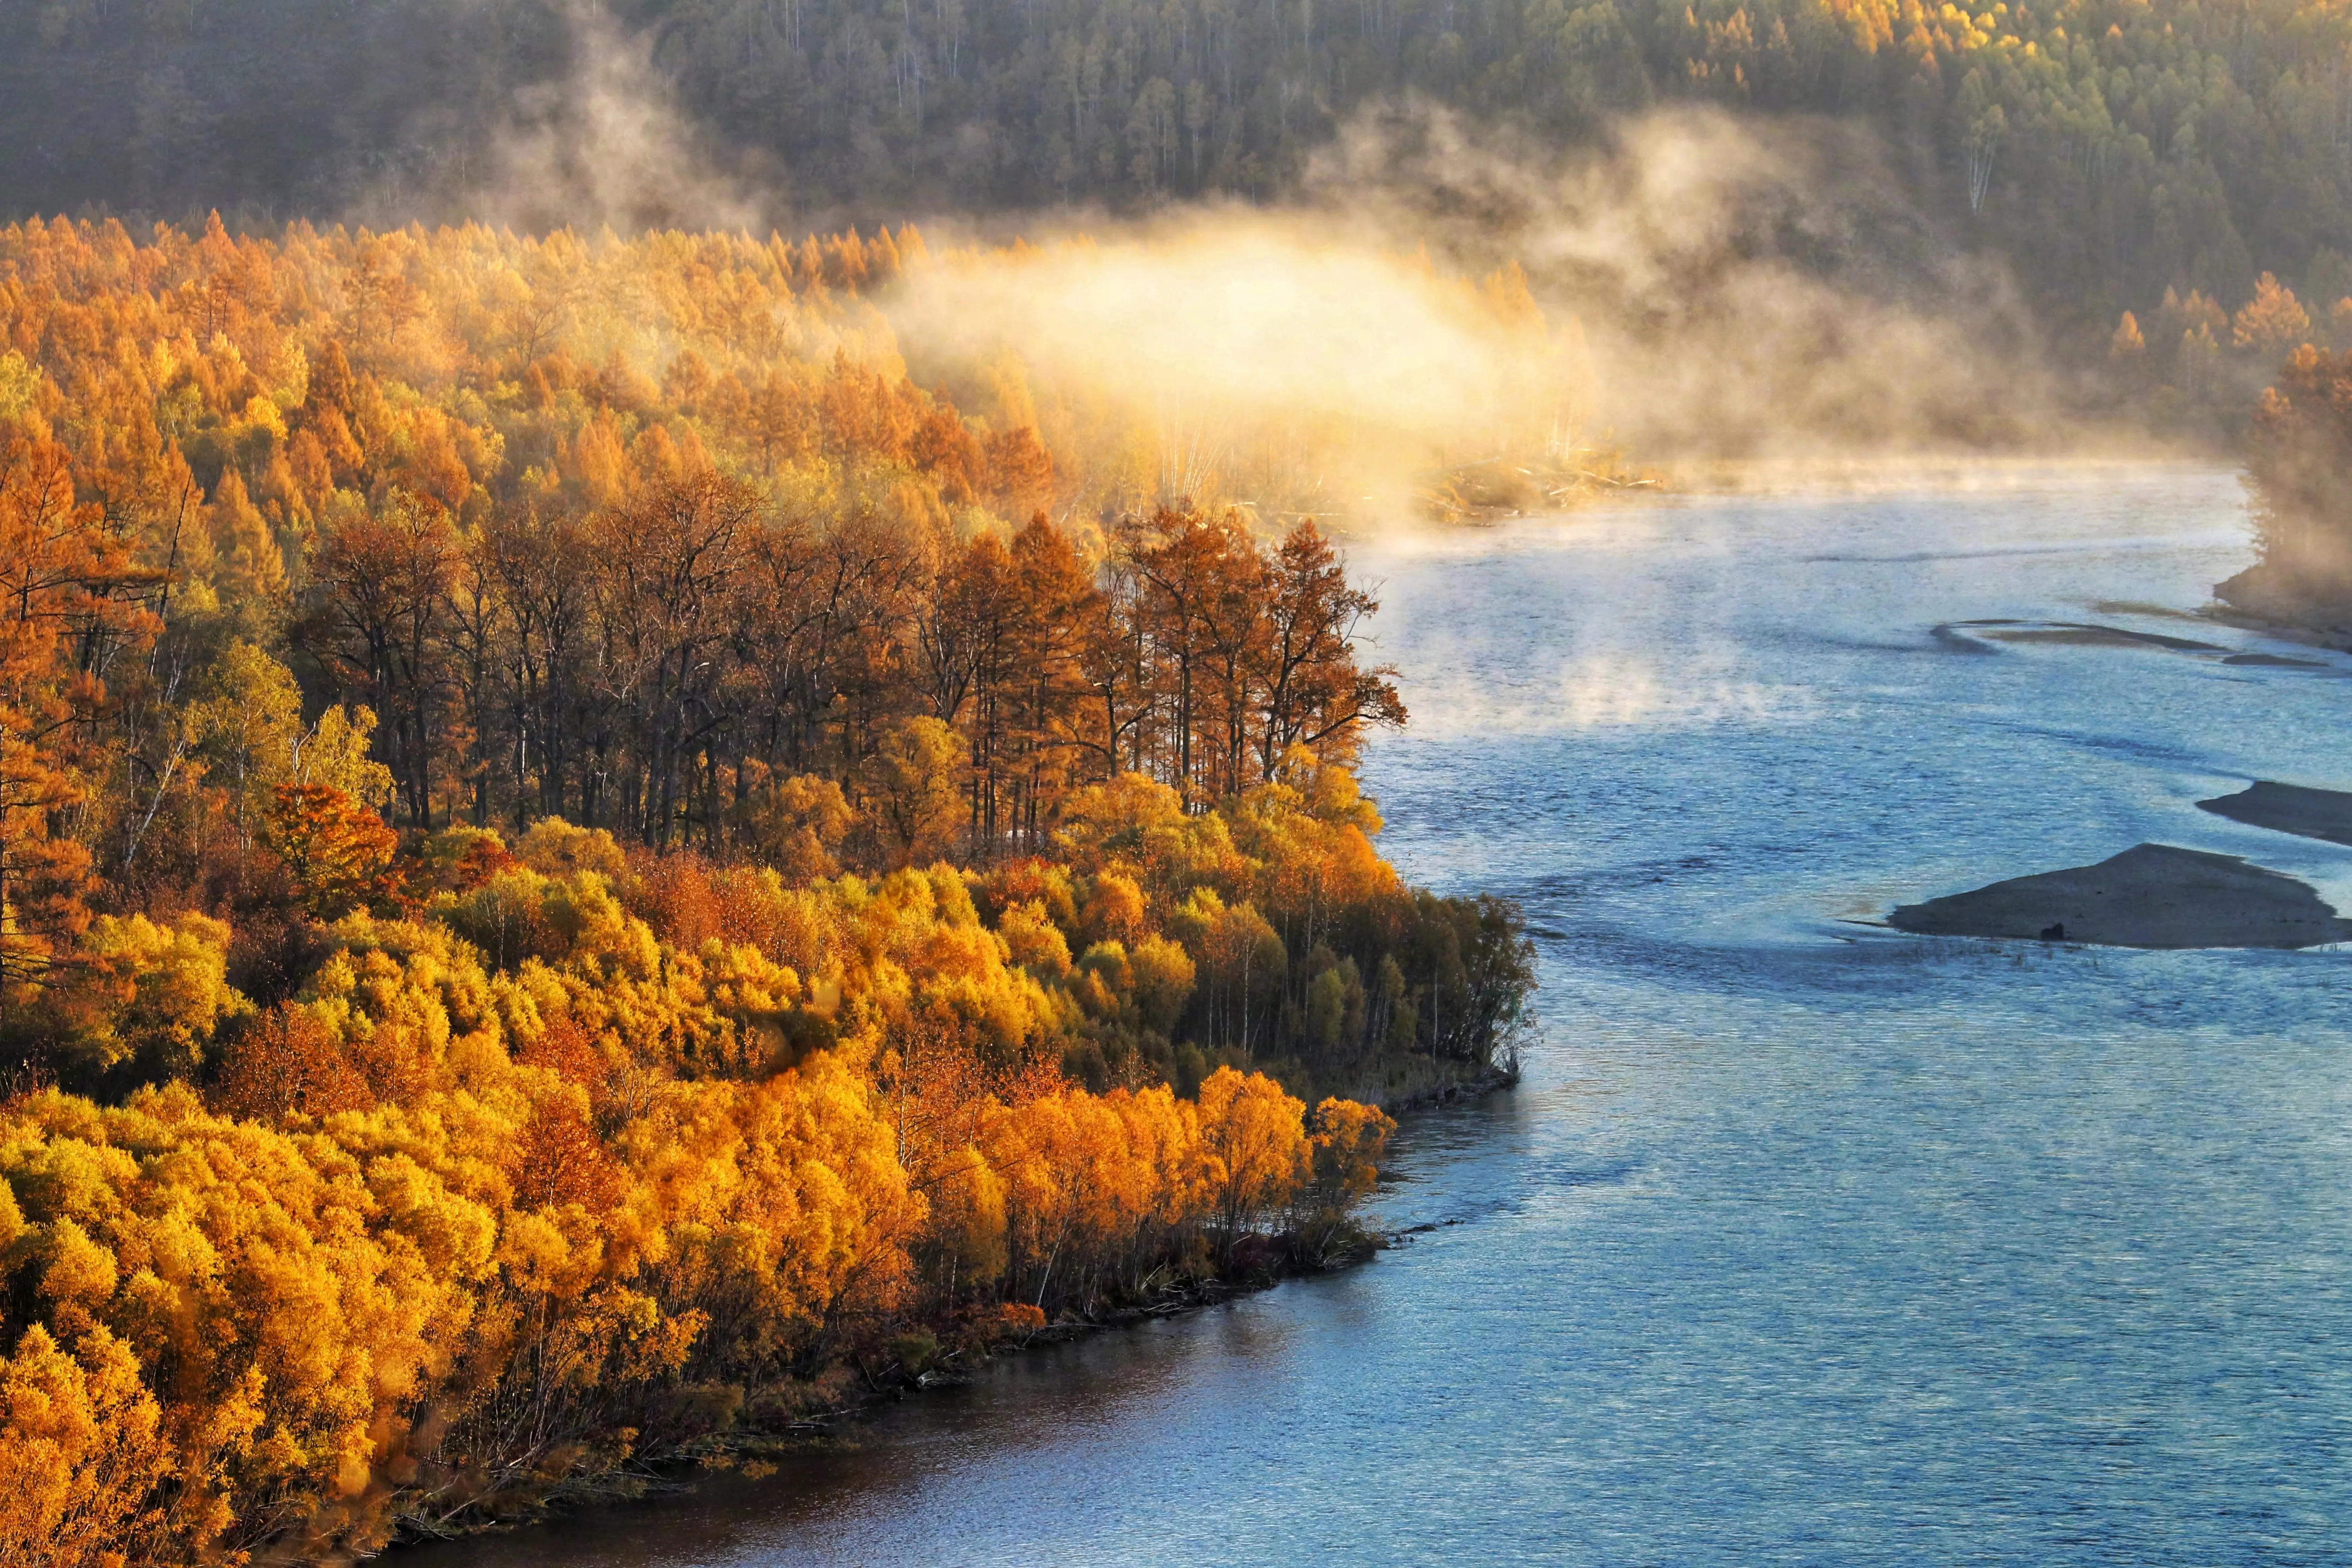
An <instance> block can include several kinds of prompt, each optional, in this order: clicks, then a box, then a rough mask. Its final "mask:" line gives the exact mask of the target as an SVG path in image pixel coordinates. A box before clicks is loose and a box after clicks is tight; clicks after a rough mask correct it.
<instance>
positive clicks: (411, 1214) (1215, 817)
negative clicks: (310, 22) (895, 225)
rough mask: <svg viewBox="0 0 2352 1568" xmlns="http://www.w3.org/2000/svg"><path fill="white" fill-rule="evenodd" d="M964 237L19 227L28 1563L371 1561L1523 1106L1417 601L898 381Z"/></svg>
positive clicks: (3, 240)
mask: <svg viewBox="0 0 2352 1568" xmlns="http://www.w3.org/2000/svg"><path fill="white" fill-rule="evenodd" d="M924 255H925V251H924V242H923V240H922V239H921V237H919V235H918V234H916V233H915V232H914V231H913V230H911V229H902V230H898V231H885V232H883V233H880V234H878V235H870V236H864V237H861V236H859V235H856V234H855V233H851V234H844V235H840V236H835V237H831V238H826V239H818V238H814V237H813V238H811V239H809V240H808V241H806V242H805V243H803V244H797V245H795V244H788V243H785V242H783V241H781V240H779V241H775V242H772V243H767V244H762V243H760V242H755V241H753V240H751V239H748V238H743V237H727V236H718V235H705V236H693V237H688V236H682V235H677V234H654V235H649V236H646V237H642V238H638V239H635V240H628V241H623V240H619V239H616V238H613V237H610V236H607V237H604V239H602V240H597V241H593V242H592V241H588V240H584V239H581V238H575V237H572V236H570V235H568V234H561V233H559V234H557V235H554V236H552V237H548V238H545V239H526V238H518V237H514V236H513V235H511V234H508V233H503V232H492V231H489V230H485V229H480V228H463V229H446V230H442V231H438V232H433V233H428V232H426V231H425V230H422V229H414V228H412V229H407V230H395V231H393V232H389V233H383V234H373V233H368V232H366V231H350V230H344V229H331V230H327V229H314V228H311V227H309V226H299V225H298V226H292V227H289V228H287V229H285V230H283V231H282V232H280V233H279V234H278V235H276V236H275V237H255V236H245V237H232V236H231V235H230V234H229V233H228V232H226V230H225V229H224V228H223V227H222V226H220V225H219V224H218V223H217V222H215V224H213V225H211V226H209V227H207V228H205V229H202V230H198V231H194V232H188V231H182V230H178V229H173V228H170V227H159V228H156V229H155V230H154V231H153V232H152V233H146V234H142V235H139V236H135V237H134V236H133V235H132V234H131V233H130V232H129V231H127V230H126V228H125V227H124V226H121V225H120V224H117V223H114V222H112V221H94V222H79V223H78V222H71V221H67V220H62V219H61V220H58V221H56V222H54V223H44V222H40V221H33V222H28V223H26V224H23V225H21V226H16V227H12V228H9V229H6V230H5V231H0V337H4V338H5V349H0V603H5V614H4V615H0V909H5V922H0V1071H5V1075H6V1084H5V1090H6V1099H5V1101H0V1320H5V1321H0V1341H5V1352H6V1354H5V1360H0V1411H5V1425H0V1479H5V1486H0V1561H7V1562H26V1561H32V1560H35V1557H36V1556H38V1554H39V1553H40V1552H47V1555H46V1556H38V1560H40V1561H44V1562H49V1563H71V1564H82V1563H89V1564H98V1563H123V1562H126V1561H127V1562H137V1563H175V1562H196V1561H205V1562H212V1561H225V1560H232V1559H237V1558H238V1557H239V1554H241V1553H250V1552H274V1553H277V1554H279V1555H287V1554H291V1555H294V1556H298V1557H299V1556H315V1555H319V1554H322V1553H333V1552H351V1551H355V1550H356V1551H364V1550H370V1549H373V1548H374V1547H377V1546H380V1545H382V1544H383V1543H385V1542H388V1541H391V1540H393V1539H394V1538H395V1537H398V1536H401V1535H404V1534H405V1535H416V1534H431V1533H437V1532H441V1531H448V1530H452V1529H457V1528H460V1527H462V1526H464V1525H466V1524H467V1523H468V1522H475V1521H479V1520H481V1519H484V1518H488V1517H493V1516H496V1515H499V1514H501V1513H508V1512H512V1511H515V1510H527V1509H529V1508H530V1507H534V1506H538V1505H540V1504H541V1503H543V1502H545V1501H547V1500H554V1499H560V1498H562V1497H565V1496H570V1495H577V1494H579V1493H580V1492H581V1491H583V1489H586V1490H593V1489H597V1488H599V1487H607V1486H611V1485H615V1484H620V1481H621V1480H623V1479H625V1478H626V1477H627V1476H629V1475H632V1474H636V1473H640V1472H641V1470H642V1467H643V1466H644V1465H646V1463H649V1462H652V1461H654V1460H657V1459H660V1458H666V1457H673V1456H677V1455H681V1454H691V1453H703V1454H721V1453H727V1452H732V1451H734V1448H735V1447H736V1446H739V1445H740V1442H741V1441H743V1440H744V1439H745V1438H746V1437H747V1436H751V1435H756V1434H758V1433H761V1432H765V1431H774V1430H778V1429H780V1428H781V1427H782V1426H785V1425H788V1424H789V1423H790V1422H792V1421H793V1420H794V1419H796V1418H798V1417H800V1416H801V1415H805V1414H807V1413H809V1412H813V1411H822V1410H826V1409H831V1408H835V1407H837V1406H839V1405H843V1404H845V1403H846V1402H849V1401H851V1400H852V1399H854V1398H855V1397H856V1396H858V1395H860V1394H863V1393H866V1392H869V1391H871V1390H873V1389H876V1388H889V1387H893V1386H899V1385H903V1384H907V1383H908V1382H910V1381H912V1380H914V1379H917V1378H919V1377H921V1376H925V1375H927V1374H929V1373H932V1372H934V1371H937V1370H940V1369H949V1370H951V1369H952V1368H954V1367H955V1366H957V1365H960V1364H968V1363H969V1361H970V1359H971V1357H974V1356H976V1355H980V1354H982V1353H984V1352H987V1351H988V1350H989V1349H990V1348H991V1347H992V1346H997V1345H1002V1344H1003V1343H1005V1342H1008V1341H1017V1340H1020V1339H1022V1338H1024V1337H1026V1336H1028V1335H1030V1334H1033V1333H1034V1332H1036V1331H1039V1330H1040V1329H1041V1328H1043V1327H1044V1326H1045V1325H1047V1324H1049V1323H1058V1322H1065V1321H1090V1320H1096V1319H1099V1318H1101V1317H1102V1316H1104V1315H1105V1314H1108V1313H1114V1312H1116V1311H1118V1310H1125V1309H1134V1308H1139V1307H1152V1306H1155V1305H1159V1304H1163V1303H1167V1302H1171V1301H1181V1300H1187V1299H1191V1298H1192V1297H1193V1296H1196V1295H1197V1294H1198V1293H1199V1292H1201V1291H1202V1290H1206V1289H1215V1288H1218V1287H1217V1284H1216V1282H1218V1281H1229V1282H1247V1281H1248V1280H1250V1279H1261V1278H1265V1277H1266V1276H1268V1275H1270V1274H1274V1273H1278V1272H1280V1271H1282V1270H1283V1269H1286V1268H1299V1267H1314V1266H1317V1265H1318V1264H1320V1263H1323V1262H1326V1261H1328V1260H1330V1259H1333V1258H1339V1257H1344V1256H1348V1255H1350V1254H1351V1253H1352V1252H1353V1251H1354V1250H1356V1249H1358V1248H1360V1247H1361V1246H1362V1245H1363V1244H1364V1237H1362V1235H1361V1233H1360V1231H1359V1230H1357V1229H1356V1227H1355V1226H1354V1223H1353V1222H1352V1221H1351V1220H1350V1219H1349V1217H1348V1210H1349V1205H1350V1204H1351V1203H1352V1202H1353V1200H1354V1199H1356V1198H1357V1197H1359V1196H1360V1195H1361V1194H1363V1193H1364V1192H1366V1191H1367V1190H1368V1189H1369V1187H1370V1183H1371V1181H1372V1179H1373V1176H1374V1173H1375V1171H1376V1168H1377V1162H1378V1160H1379V1158H1380V1154H1381V1147H1382V1142H1383V1140H1384V1138H1385V1136H1386V1133H1387V1131H1388V1130H1389V1129H1390V1128H1391V1126H1392V1125H1393V1122H1392V1120H1391V1118H1390V1117H1389V1116H1388V1115H1386V1114H1385V1113H1384V1112H1383V1111H1382V1110H1380V1109H1379V1107H1380V1106H1381V1105H1382V1104H1389V1105H1394V1104H1397V1103H1399V1102H1401V1101H1403V1100H1408V1099H1411V1098H1412V1097H1414V1096H1416V1095H1425V1094H1429V1093H1432V1092H1436V1091H1441V1090H1444V1089H1446V1088H1447V1087H1449V1086H1453V1085H1459V1084H1466V1083H1473V1082H1480V1081H1487V1080H1489V1079H1492V1078H1493V1077H1494V1076H1496V1075H1497V1074H1499V1073H1507V1071H1509V1070H1510V1068H1511V1065H1512V1063H1513V1061H1514V1060H1515V1053H1516V1051H1517V1047H1518V1035H1519V1031H1520V1030H1521V1028H1522V1027H1523V1025H1522V1023H1521V1014H1522V1007H1523V1005H1524V1003H1525V1001H1526V998H1527V995H1528V990H1529V987H1530V984H1531V981H1532V973H1533V970H1532V962H1531V953H1530V951H1529V948H1528V942H1527V939H1526V937H1525V936H1524V935H1523V934H1522V931H1521V928H1520V924H1519V919H1518V916H1517V911H1516V910H1515V909H1513V908H1512V907H1511V906H1509V905H1507V904H1506V903H1503V902H1500V901H1496V900H1476V899H1467V900H1465V899H1450V898H1439V897H1435V896H1433V895H1431V894H1429V893H1426V892H1422V891H1417V890H1415V889H1412V888H1410V887H1408V886H1406V885H1404V884H1403V883H1402V881H1401V880H1400V879H1398V877H1397V875H1396V873H1395V872H1394V871H1393V870H1392V869H1391V868H1390V867H1389V866H1388V865H1387V864H1386V863H1384V862H1383V861H1382V860H1381V858H1380V857H1379V855H1378V853H1377V852H1376V850H1375V848H1374V838H1375V836H1376V835H1377V834H1378V833H1379V832H1380V829H1381V820H1380V816H1379V815H1378V813H1377V812H1376V810H1375V809H1374V807H1373V805H1372V804H1371V803H1370V801H1369V800H1367V799H1366V798H1364V797H1363V796H1362V795H1360V793H1359V792H1358V789H1357V787H1356V784H1355V782H1354V778H1353V775H1352V772H1351V765H1352V763H1354V761H1355V758H1356V756H1357V754H1358V751H1359V748H1360V745H1361V744H1362V742H1364V740H1365V739H1366V737H1367V735H1368V734H1369V733H1370V732H1371V731H1375V730H1378V729H1381V728H1383V727H1393V726H1396V725H1400V724H1402V723H1403V722H1404V721H1405V719H1406V713H1405V710H1404V707H1403V704H1402V701H1401V700H1400V699H1399V696H1398V692H1397V689H1396V686H1395V684H1394V682H1393V680H1392V679H1391V671H1389V670H1387V669H1385V668H1382V667H1381V666H1380V665H1379V664H1378V663H1377V662H1375V661H1374V660H1373V659H1372V658H1370V656H1369V653H1368V651H1367V649H1366V647H1365V646H1364V645H1363V643H1362V641H1361V637H1362V634H1363V632H1364V630H1365V628H1366V626H1367V625H1368V621H1369V618H1370V616H1373V615H1374V613H1375V611H1376V610H1377V604H1376V602H1375V593H1374V591H1373V590H1372V589H1371V588H1370V587H1369V586H1367V585H1366V584H1363V583H1360V582H1359V581H1356V580H1354V579H1352V578H1351V577H1350V576H1349V573H1348V570H1347V567H1346V564H1345V562H1344V561H1343V559H1342V557H1341V555H1340V553H1339V549H1338V547H1337V545H1336V544H1335V542H1334V541H1333V539H1332V538H1330V537H1329V536H1328V535H1327V534H1326V533H1325V532H1324V531H1321V530H1320V529H1319V528H1318V525H1317V523H1316V521H1314V520H1313V519H1311V518H1307V519H1296V520H1292V521H1276V520H1272V519H1265V518H1259V517H1256V516H1255V515H1254V514H1251V513H1248V512H1246V511H1244V510H1234V509H1231V508H1223V507H1215V506H1199V505H1187V504H1177V503H1176V502H1175V501H1172V500H1171V501H1169V502H1167V503H1165V504H1161V503H1159V502H1155V501H1152V500H1150V487H1149V486H1148V485H1145V484H1143V483H1140V482H1133V481H1131V479H1130V478H1129V476H1130V475H1131V473H1132V472H1133V471H1134V469H1135V464H1136V463H1137V462H1138V461H1139V459H1137V458H1134V457H1133V455H1132V452H1131V451H1130V450H1129V448H1130V447H1131V446H1132V442H1131V440H1129V437H1128V436H1127V435H1125V434H1123V433H1121V432H1120V431H1118V429H1117V428H1116V427H1115V426H1112V425H1106V424H1105V423H1104V419H1103V417H1102V416H1099V412H1098V411H1097V414H1095V415H1087V414H1086V411H1084V410H1079V411H1077V412H1076V413H1074V412H1073V411H1072V409H1071V408H1070V406H1068V405H1067V401H1066V400H1062V401H1057V400H1056V395H1055V393H1054V391H1053V389H1051V388H1048V387H1032V386H1030V385H1028V384H1026V383H1025V382H1024V379H1023V376H1022V373H1021V370H1020V367H1019V366H1018V364H1017V363H1010V362H1008V363H1001V364H998V365H996V366H994V367H993V368H992V369H991V370H989V371H988V372H987V373H986V374H984V375H982V376H980V377H979V378H978V380H977V381H976V382H975V384H974V385H972V386H971V387H967V388H963V389H961V390H960V391H958V390H951V389H950V388H949V387H947V386H946V385H944V384H942V385H938V386H934V387H931V388H929V389H926V388H925V387H923V386H920V385H918V384H915V383H914V382H912V381H910V380H909V379H908V375H907V373H906V368H905V363H904V361H903V359H902V357H901V355H900V353H899V349H898V345H897V343H896V342H895V340H894V338H893V336H892V333H891V330H890V328H889V325H888V323H887V321H885V320H884V318H883V317H882V316H880V315H879V314H878V313H877V312H876V311H875V310H873V309H872V308H871V306H870V305H869V303H868V299H869V296H870V295H871V293H872V291H873V290H875V289H877V288H879V287H881V286H882V285H884V284H886V283H887V282H888V281H889V280H890V279H892V278H893V277H895V276H896V275H897V274H898V272H899V271H900V270H901V269H902V268H908V267H910V266H918V265H920V264H921V261H922V258H923V257H924ZM654 342H658V343H659V344H660V346H661V348H662V350H663V351H664V352H661V353H653V352H648V350H649V345H650V344H652V343H654ZM1041 426H1042V427H1043V428H1042V429H1041ZM1123 443H1124V445H1123ZM1123 453H1124V454H1126V455H1125V456H1122V454H1123ZM1147 466H1148V465H1147ZM1079 500H1083V502H1084V504H1082V505H1081V504H1074V503H1076V502H1077V501H1079Z"/></svg>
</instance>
